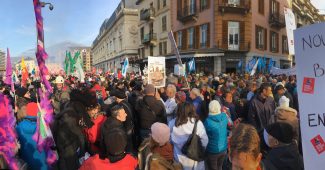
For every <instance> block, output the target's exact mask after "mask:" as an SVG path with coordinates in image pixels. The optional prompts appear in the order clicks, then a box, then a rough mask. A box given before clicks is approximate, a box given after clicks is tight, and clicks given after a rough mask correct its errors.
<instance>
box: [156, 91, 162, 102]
mask: <svg viewBox="0 0 325 170" xmlns="http://www.w3.org/2000/svg"><path fill="white" fill-rule="evenodd" d="M155 97H156V99H157V100H160V99H161V97H160V94H159V93H158V91H156V94H155Z"/></svg>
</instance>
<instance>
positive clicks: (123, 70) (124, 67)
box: [122, 58, 129, 77]
mask: <svg viewBox="0 0 325 170" xmlns="http://www.w3.org/2000/svg"><path fill="white" fill-rule="evenodd" d="M128 67H129V59H128V58H125V60H124V63H123V67H122V75H123V77H126V71H127V70H128Z"/></svg>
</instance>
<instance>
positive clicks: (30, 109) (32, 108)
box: [26, 102, 38, 116]
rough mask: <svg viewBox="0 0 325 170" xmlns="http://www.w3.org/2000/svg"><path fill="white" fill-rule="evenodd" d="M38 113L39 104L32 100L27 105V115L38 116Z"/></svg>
mask: <svg viewBox="0 0 325 170" xmlns="http://www.w3.org/2000/svg"><path fill="white" fill-rule="evenodd" d="M37 113H38V106H37V104H36V103H34V102H31V103H28V104H27V106H26V114H27V116H37Z"/></svg>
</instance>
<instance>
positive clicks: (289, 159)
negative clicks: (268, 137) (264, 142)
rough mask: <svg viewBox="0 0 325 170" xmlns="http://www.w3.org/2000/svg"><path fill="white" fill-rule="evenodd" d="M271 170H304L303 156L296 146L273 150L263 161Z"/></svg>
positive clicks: (291, 145)
mask: <svg viewBox="0 0 325 170" xmlns="http://www.w3.org/2000/svg"><path fill="white" fill-rule="evenodd" d="M263 163H264V165H265V167H266V169H269V170H303V169H304V164H303V159H302V156H301V155H300V154H299V152H298V148H297V146H296V145H295V144H290V145H288V146H282V147H278V148H273V149H272V150H271V151H270V152H269V153H268V155H267V156H266V159H264V160H263Z"/></svg>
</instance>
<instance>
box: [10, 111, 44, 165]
mask: <svg viewBox="0 0 325 170" xmlns="http://www.w3.org/2000/svg"><path fill="white" fill-rule="evenodd" d="M36 124H37V118H36V117H34V116H27V117H25V118H24V119H22V121H21V122H19V123H18V125H17V126H16V132H17V137H18V140H19V142H20V151H19V156H20V158H21V159H23V160H24V161H25V162H26V163H27V164H28V165H29V168H30V169H43V170H45V169H49V167H48V165H47V162H46V153H45V151H42V152H39V151H38V150H37V143H36V141H34V140H33V138H32V137H33V135H34V133H35V132H36Z"/></svg>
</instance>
